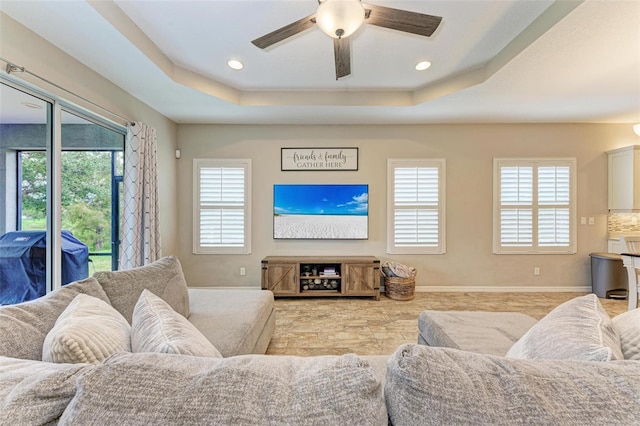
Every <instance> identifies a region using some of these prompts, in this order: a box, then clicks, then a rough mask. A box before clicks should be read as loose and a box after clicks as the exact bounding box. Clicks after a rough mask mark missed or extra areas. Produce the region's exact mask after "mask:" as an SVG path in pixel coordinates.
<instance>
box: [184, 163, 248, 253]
mask: <svg viewBox="0 0 640 426" xmlns="http://www.w3.org/2000/svg"><path fill="white" fill-rule="evenodd" d="M202 167H238V168H240V167H241V168H243V169H244V246H242V247H202V246H201V245H200V207H201V206H200V169H201V168H202ZM251 168H252V167H251V159H242V158H239V159H219V158H194V159H193V254H251Z"/></svg>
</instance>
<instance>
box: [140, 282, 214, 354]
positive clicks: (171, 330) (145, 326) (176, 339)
mask: <svg viewBox="0 0 640 426" xmlns="http://www.w3.org/2000/svg"><path fill="white" fill-rule="evenodd" d="M131 349H132V350H133V352H160V353H165V354H177V355H192V356H205V357H214V358H222V355H220V352H218V350H217V349H216V348H215V346H213V344H211V342H209V341H208V340H207V338H206V337H204V335H203V334H202V333H200V331H198V329H197V328H196V327H195V326H194V325H193V324H191V323H190V322H189V320H187V319H186V318H185V317H183V316H182V315H180V314H179V313H177V312H176V311H174V310H173V309H171V306H169V304H168V303H167V302H165V301H164V300H162V299H160V298H159V297H158V296H156V295H155V294H153V293H152V292H150V291H149V290H143V291H142V294H141V295H140V298H139V299H138V303H136V306H135V308H134V309H133V319H132V320H131Z"/></svg>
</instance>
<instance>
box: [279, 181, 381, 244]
mask: <svg viewBox="0 0 640 426" xmlns="http://www.w3.org/2000/svg"><path fill="white" fill-rule="evenodd" d="M368 215H369V186H368V185H353V184H340V185H316V184H313V185H278V184H276V185H274V186H273V238H274V239H293V240H366V239H367V238H368V236H369V216H368Z"/></svg>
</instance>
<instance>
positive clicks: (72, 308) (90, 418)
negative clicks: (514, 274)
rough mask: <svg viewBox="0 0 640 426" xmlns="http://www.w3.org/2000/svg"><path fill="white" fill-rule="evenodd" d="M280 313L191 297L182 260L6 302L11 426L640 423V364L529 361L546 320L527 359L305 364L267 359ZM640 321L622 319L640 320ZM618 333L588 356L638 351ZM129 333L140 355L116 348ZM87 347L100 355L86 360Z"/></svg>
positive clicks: (247, 302)
mask: <svg viewBox="0 0 640 426" xmlns="http://www.w3.org/2000/svg"><path fill="white" fill-rule="evenodd" d="M596 300H597V299H596ZM585 303H586V304H587V305H588V306H587V311H589V314H591V313H594V314H596V315H595V317H596V321H595V323H596V326H597V327H601V322H602V321H600V319H599V318H600V315H601V312H599V311H598V312H596V310H595V306H592V305H593V303H592V300H586V301H585V300H581V301H580V303H578V305H579V306H582V305H584V304H585ZM592 308H594V309H592ZM560 311H562V310H560ZM114 312H115V313H114ZM98 315H106V316H104V317H100V318H104V319H100V321H98V322H99V325H100V326H104V325H105V324H108V325H109V326H108V327H106V328H105V327H102V328H101V329H100V328H99V327H98V329H94V328H93V326H92V324H91V323H92V321H93V319H92V318H93V317H94V316H98ZM274 315H275V314H274V306H273V296H272V294H271V293H270V292H268V291H247V290H238V291H222V290H207V289H187V287H186V283H185V282H184V277H183V275H182V270H181V268H180V263H179V262H178V260H177V259H175V258H173V257H168V258H164V259H161V260H160V261H158V262H156V263H154V264H151V265H148V266H145V267H143V268H138V269H134V270H130V271H120V272H112V273H111V272H110V273H99V274H97V275H96V276H94V277H92V278H90V279H87V280H84V281H81V282H77V283H73V284H70V285H68V286H65V287H63V288H62V289H60V290H57V291H55V292H53V293H51V294H49V295H47V296H45V297H43V298H41V299H38V300H36V301H32V302H27V303H24V304H20V305H14V306H4V307H0V425H5V424H6V425H48V424H61V425H78V424H80V425H85V424H94V425H111V424H121V425H152V424H153V425H158V424H162V425H176V424H184V425H187V424H188V425H196V424H222V425H322V426H327V425H343V424H354V425H386V424H389V423H391V424H394V425H428V424H474V425H478V424H492V425H496V424H498V425H499V424H514V423H515V424H563V425H565V424H568V425H571V424H575V425H579V424H580V425H583V424H622V425H626V424H637V423H638V419H640V363H639V362H638V361H636V360H614V361H606V362H603V361H584V360H575V359H572V358H571V357H569V358H567V359H563V360H555V359H541V358H544V356H538V358H539V359H527V356H529V355H530V353H529V352H527V351H529V350H530V347H532V346H535V344H532V343H531V336H533V337H536V336H538V334H536V333H545V335H547V334H548V335H553V329H554V324H553V323H552V324H548V322H549V321H544V320H542V321H540V322H539V323H535V324H534V325H535V327H531V329H530V330H528V331H526V332H525V334H524V335H523V336H522V337H521V338H520V339H519V340H518V342H517V343H520V342H521V341H522V342H523V343H520V345H519V346H516V345H514V347H515V348H516V349H517V351H514V352H517V353H514V354H512V355H514V358H521V359H514V358H506V357H504V356H498V355H490V354H480V353H476V352H471V351H465V350H461V349H456V348H451V347H430V346H427V345H416V344H408V345H403V346H401V347H399V348H398V349H397V351H396V352H395V353H394V354H393V355H391V356H388V355H387V356H376V357H366V356H363V357H359V356H357V355H354V354H350V355H343V356H319V357H308V358H304V357H293V356H270V355H263V353H264V352H265V351H266V348H267V345H268V343H269V339H270V337H271V335H272V333H273V329H274V324H275V316H274ZM630 315H631V316H629V317H628V319H625V321H624V324H628V323H631V324H635V323H634V322H635V321H638V322H640V316H638V315H636V314H635V313H632V314H630ZM550 316H551V319H552V320H554V321H556V320H557V318H555V317H553V316H552V315H550ZM73 320H75V323H74V321H73ZM599 321H600V322H599ZM578 322H579V323H580V324H582V323H584V322H585V321H584V318H581V319H580V320H579V321H578ZM110 324H114V325H113V326H111V325H110ZM539 324H542V325H539ZM65 327H67V328H65ZM127 327H130V335H129V334H126V333H127V332H128V331H127V330H129V329H128V328H127ZM534 328H535V329H534ZM587 328H588V327H587ZM631 328H633V327H631ZM116 329H117V330H121V331H115V330H116ZM194 330H195V331H194ZM548 330H551V331H548ZM598 330H600V329H598ZM112 331H113V333H112ZM440 331H441V332H443V331H444V332H446V330H440ZM609 331H610V330H609ZM425 333H426V332H425ZM629 333H630V332H629V330H627V329H625V330H624V331H622V334H624V335H625V336H628V334H629ZM631 333H633V332H631ZM426 334H428V333H426ZM436 334H437V333H436ZM449 334H450V335H449V337H448V338H449V339H450V340H451V341H454V340H456V339H455V338H452V337H451V336H452V335H453V333H449ZM576 334H582V332H581V331H580V330H578V331H577V332H576ZM122 335H124V337H123V336H122ZM129 336H130V338H129ZM616 336H618V334H615V335H613V340H614V342H613V343H611V342H606V344H604V346H605V348H604V349H602V348H598V350H592V351H591V352H590V354H596V355H597V356H601V355H603V354H605V355H606V354H608V356H610V357H611V356H613V357H614V358H615V357H618V358H620V357H622V356H626V353H627V352H628V353H634V352H633V351H634V349H633V347H630V346H626V347H625V342H627V343H628V342H632V343H631V346H633V344H635V343H633V342H634V340H633V338H632V339H627V338H626V337H625V339H624V340H625V342H622V343H620V340H617V341H616V340H615V337H616ZM119 338H120V343H121V344H124V345H125V346H126V345H129V346H127V347H126V349H125V350H122V349H119V350H117V351H115V352H113V351H110V350H109V347H118V346H117V344H116V343H114V342H117V341H118V339H119ZM565 338H566V336H561V339H565ZM443 341H446V339H445V340H443ZM123 342H124V343H123ZM616 342H617V343H616ZM552 343H553V342H552V341H549V340H545V341H544V346H545V347H546V348H548V347H550V346H552ZM485 344H488V342H486V341H485ZM615 344H618V345H621V347H622V348H623V349H622V352H623V353H624V354H623V355H620V353H616V354H614V355H612V354H613V351H612V350H610V348H608V346H607V345H615ZM576 345H577V343H576ZM596 346H597V345H596ZM56 348H58V349H60V348H61V349H60V350H59V351H58V352H56ZM591 349H593V348H591ZM601 349H602V350H601ZM510 351H511V349H510ZM86 352H89V353H91V354H92V355H95V357H94V358H86V357H85V358H80V359H82V360H84V361H83V362H78V361H77V359H78V358H77V357H78V356H80V355H82V356H84V355H85V354H86ZM523 353H526V354H525V356H522V354H523ZM499 355H500V354H499ZM502 355H503V354H502ZM538 355H539V354H538ZM543 355H544V354H543ZM547 355H548V354H547ZM596 355H594V356H596ZM590 356H591V355H590ZM74 357H75V360H74ZM43 358H46V359H51V361H42V359H43ZM547 358H548V357H547ZM87 360H88V361H87Z"/></svg>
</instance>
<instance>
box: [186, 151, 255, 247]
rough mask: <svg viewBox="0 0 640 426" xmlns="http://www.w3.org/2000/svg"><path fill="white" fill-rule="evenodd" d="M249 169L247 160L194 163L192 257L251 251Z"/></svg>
mask: <svg viewBox="0 0 640 426" xmlns="http://www.w3.org/2000/svg"><path fill="white" fill-rule="evenodd" d="M249 166H250V162H249V160H194V186H195V188H196V190H197V194H198V196H197V197H196V198H197V200H196V202H195V204H196V205H195V206H194V210H195V211H197V215H196V217H195V218H194V225H195V228H196V229H194V253H248V252H249V251H250V247H249V233H248V230H249V221H248V219H249V215H248V212H249V206H248V204H249V197H248V195H249V193H250V192H249V191H250V185H249V182H250V181H249V176H250V174H249V171H250V169H249ZM196 209H197V210H196Z"/></svg>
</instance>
